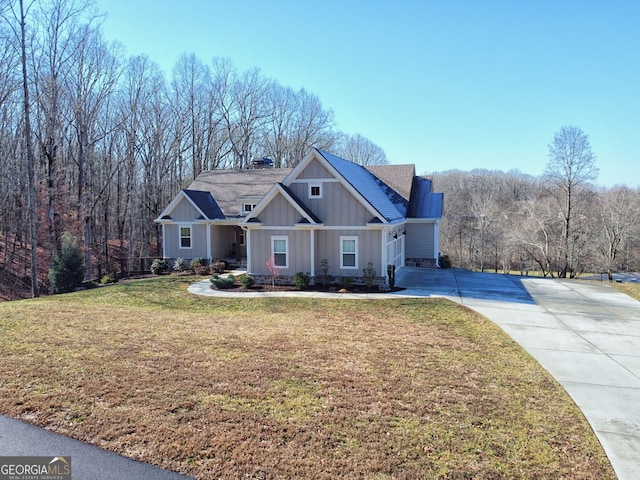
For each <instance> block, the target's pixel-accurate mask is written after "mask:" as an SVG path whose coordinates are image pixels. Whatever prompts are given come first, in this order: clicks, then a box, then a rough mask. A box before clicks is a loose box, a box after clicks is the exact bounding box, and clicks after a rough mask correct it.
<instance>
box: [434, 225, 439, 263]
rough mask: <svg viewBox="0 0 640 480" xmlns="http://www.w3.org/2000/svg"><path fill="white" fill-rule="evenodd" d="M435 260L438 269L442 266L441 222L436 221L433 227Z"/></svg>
mask: <svg viewBox="0 0 640 480" xmlns="http://www.w3.org/2000/svg"><path fill="white" fill-rule="evenodd" d="M433 250H434V252H433V258H435V259H436V267H439V266H440V222H439V221H438V220H436V223H435V225H434V226H433Z"/></svg>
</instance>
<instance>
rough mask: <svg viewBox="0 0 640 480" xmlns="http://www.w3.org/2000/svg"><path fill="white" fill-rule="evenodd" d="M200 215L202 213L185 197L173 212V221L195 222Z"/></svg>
mask: <svg viewBox="0 0 640 480" xmlns="http://www.w3.org/2000/svg"><path fill="white" fill-rule="evenodd" d="M200 215H201V213H200V212H199V211H198V210H197V209H196V208H195V207H194V206H193V205H192V204H191V202H189V200H187V199H186V198H184V197H183V198H182V200H180V202H178V204H177V205H176V206H175V208H174V209H173V210H172V211H171V219H172V220H173V221H174V222H193V221H194V220H196V219H197V218H198V217H200Z"/></svg>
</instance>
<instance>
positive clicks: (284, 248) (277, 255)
mask: <svg viewBox="0 0 640 480" xmlns="http://www.w3.org/2000/svg"><path fill="white" fill-rule="evenodd" d="M271 254H272V255H273V263H274V265H275V266H276V268H289V237H287V236H286V235H273V236H272V237H271Z"/></svg>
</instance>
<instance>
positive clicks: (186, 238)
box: [180, 226, 191, 248]
mask: <svg viewBox="0 0 640 480" xmlns="http://www.w3.org/2000/svg"><path fill="white" fill-rule="evenodd" d="M180 248H191V227H190V226H180Z"/></svg>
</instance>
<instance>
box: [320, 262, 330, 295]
mask: <svg viewBox="0 0 640 480" xmlns="http://www.w3.org/2000/svg"><path fill="white" fill-rule="evenodd" d="M320 282H321V283H322V286H323V287H324V288H327V285H329V262H328V261H327V259H326V258H323V259H322V260H320Z"/></svg>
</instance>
